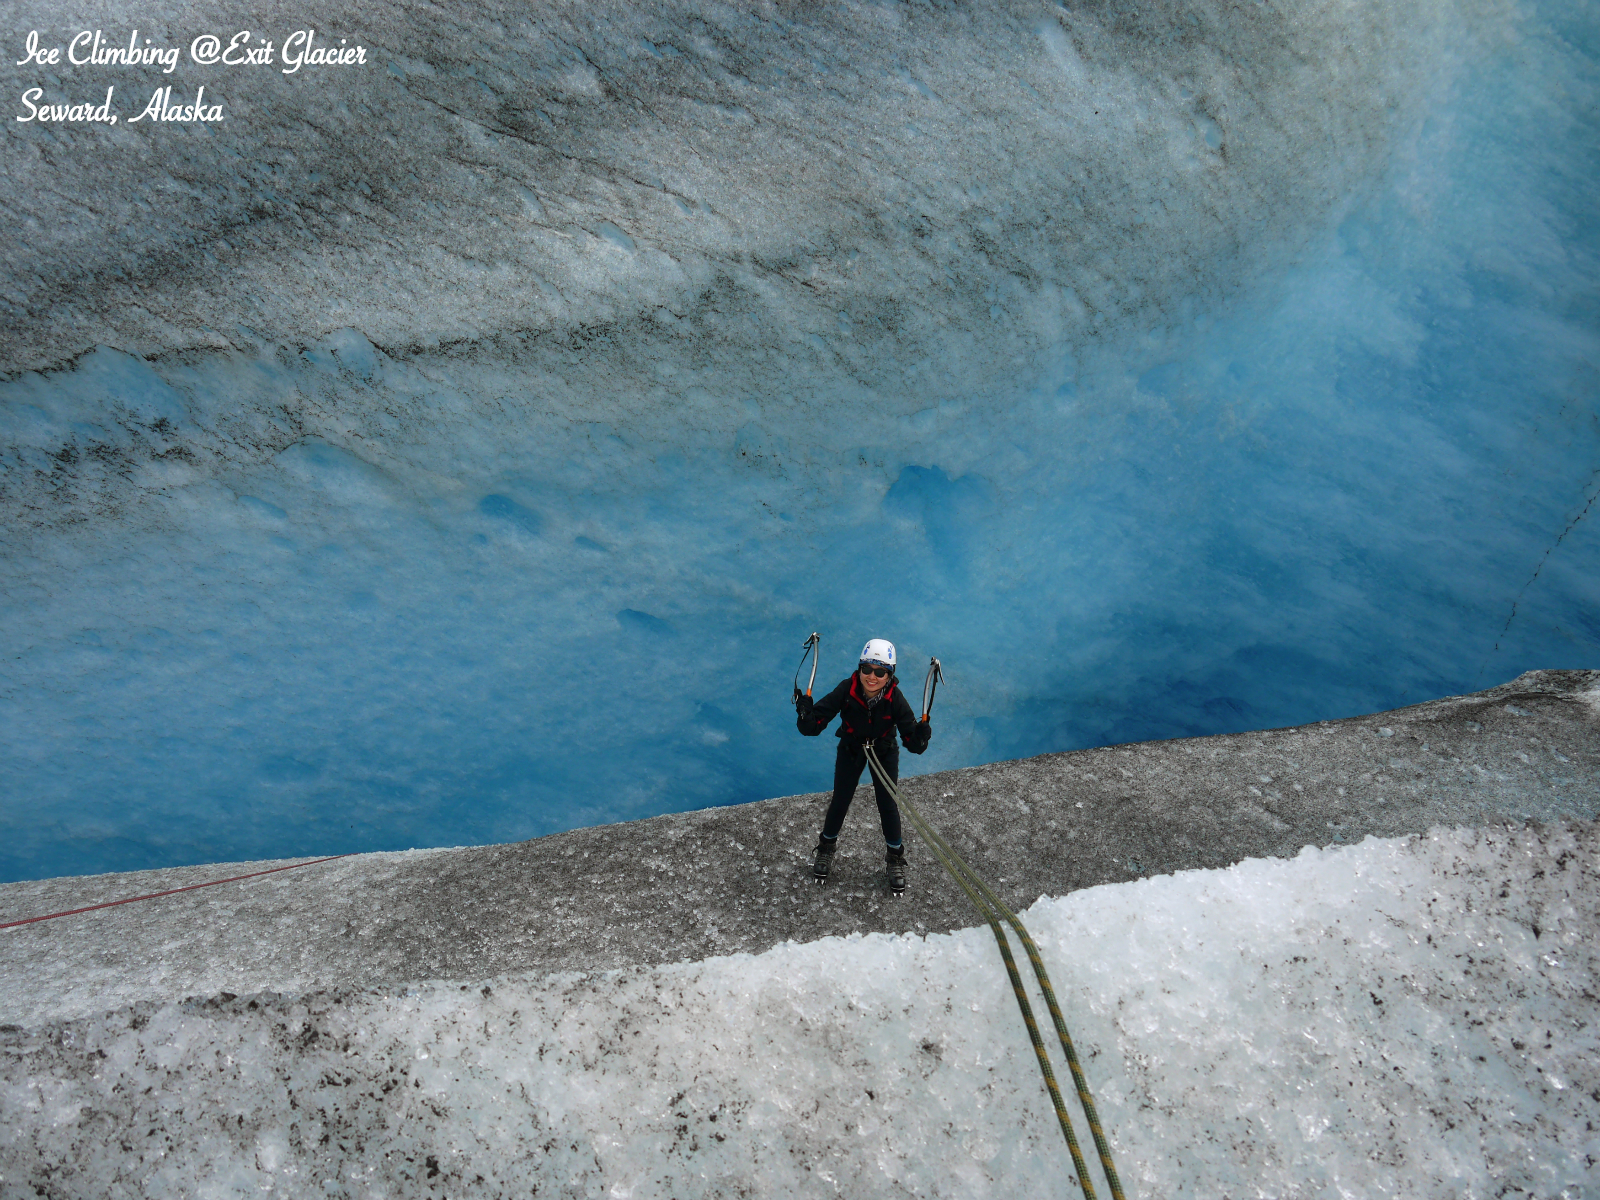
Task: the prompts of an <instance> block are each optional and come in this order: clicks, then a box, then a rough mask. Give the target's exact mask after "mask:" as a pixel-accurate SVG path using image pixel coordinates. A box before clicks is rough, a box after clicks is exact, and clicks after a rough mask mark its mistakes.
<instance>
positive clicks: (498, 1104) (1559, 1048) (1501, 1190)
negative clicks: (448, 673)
mask: <svg viewBox="0 0 1600 1200" xmlns="http://www.w3.org/2000/svg"><path fill="white" fill-rule="evenodd" d="M1596 849H1597V845H1596V833H1595V826H1594V825H1593V824H1591V823H1577V824H1575V825H1572V826H1568V827H1565V828H1556V827H1547V828H1546V829H1544V830H1543V831H1539V830H1536V829H1527V830H1522V829H1518V830H1505V829H1501V830H1493V831H1471V830H1462V831H1442V830H1441V831H1435V832H1434V833H1433V834H1431V835H1428V836H1425V837H1416V838H1409V839H1394V840H1387V841H1380V840H1378V839H1369V840H1367V841H1365V842H1363V843H1362V844H1361V845H1359V846H1353V847H1342V848H1339V849H1337V850H1330V851H1323V852H1318V851H1315V850H1309V849H1308V850H1307V851H1306V852H1305V853H1303V854H1301V855H1300V856H1299V857H1297V858H1296V859H1294V860H1292V861H1284V860H1273V861H1264V860H1252V861H1248V862H1244V863H1241V864H1239V865H1237V866H1235V867H1232V868H1229V869H1228V870H1225V871H1189V872H1183V873H1180V874H1177V875H1171V876H1162V877H1159V878H1154V879H1147V880H1141V881H1138V882H1135V883H1127V884H1116V885H1108V886H1104V887H1098V888H1092V889H1088V890H1084V891H1079V892H1076V893H1074V894H1073V895H1072V896H1069V897H1066V898H1064V899H1060V900H1050V899H1041V900H1040V901H1039V902H1038V903H1036V904H1035V905H1033V907H1032V908H1031V909H1029V910H1028V911H1027V912H1026V913H1025V914H1024V917H1025V920H1026V921H1027V923H1028V925H1029V927H1030V929H1031V930H1032V932H1033V934H1034V936H1035V937H1036V939H1037V941H1038V943H1039V945H1040V948H1041V951H1042V953H1043V954H1044V955H1045V957H1046V959H1047V960H1048V963H1049V969H1050V972H1051V976H1052V979H1053V982H1054V986H1055V988H1056V990H1057V992H1058V994H1059V995H1060V997H1061V999H1062V1004H1063V1007H1064V1008H1065V1010H1066V1012H1067V1019H1068V1021H1069V1023H1070V1025H1071V1027H1072V1032H1073V1036H1074V1038H1075V1041H1076V1045H1077V1049H1078V1053H1079V1055H1080V1058H1081V1059H1082V1061H1083V1063H1084V1069H1085V1071H1086V1073H1087V1075H1088V1077H1089V1080H1090V1083H1091V1086H1092V1087H1093V1088H1094V1091H1095V1095H1096V1101H1097V1104H1098V1107H1099V1111H1100V1114H1101V1117H1102V1119H1103V1121H1104V1123H1105V1127H1106V1130H1107V1132H1108V1134H1109V1136H1110V1139H1111V1142H1112V1145H1113V1148H1114V1152H1115V1154H1116V1158H1117V1164H1118V1170H1119V1173H1120V1174H1121V1177H1122V1180H1123V1182H1124V1184H1125V1185H1126V1187H1127V1192H1128V1195H1129V1196H1130V1197H1131V1196H1143V1197H1155V1196H1237V1195H1255V1194H1260V1195H1267V1196H1274V1197H1283V1198H1284V1200H1291V1198H1299V1197H1312V1196H1323V1195H1328V1194H1347V1195H1358V1196H1365V1197H1413V1198H1417V1200H1421V1198H1424V1197H1427V1198H1433V1197H1437V1198H1439V1200H1446V1198H1449V1200H1455V1198H1458V1197H1481V1196H1504V1195H1521V1196H1538V1197H1569V1198H1573V1197H1582V1196H1586V1195H1588V1194H1589V1193H1588V1191H1587V1189H1589V1188H1591V1187H1592V1185H1593V1179H1594V1163H1595V1161H1596V1158H1597V1157H1600V1134H1597V1133H1596V1132H1595V1128H1594V1126H1595V1120H1594V1118H1595V1115H1596V1107H1597V1103H1600V1102H1597V1101H1596V1100H1595V1099H1594V1095H1593V1093H1594V1091H1595V1089H1596V1088H1597V1087H1600V1065H1597V1064H1600V1056H1597V1053H1596V1052H1597V1049H1600V1047H1597V1046H1596V1038H1595V1024H1594V1019H1593V1018H1594V1000H1593V996H1594V988H1595V986H1596V969H1597V965H1600V964H1597V958H1596V945H1597V941H1596V937H1595V934H1596V931H1597V928H1600V909H1597V898H1600V890H1597V889H1596V886H1595V884H1596V880H1595V870H1596V864H1597V860H1596ZM31 999H32V997H31V996H30V997H27V998H26V999H24V1000H22V1003H30V1002H31ZM15 1003H17V1000H16V999H14V998H12V997H9V996H7V997H0V1004H4V1005H6V1006H7V1007H10V1006H11V1005H13V1004H15ZM0 1044H3V1045H4V1047H5V1055H4V1057H3V1058H0V1109H3V1111H4V1112H5V1113H6V1115H7V1120H6V1121H4V1122H0V1186H4V1187H6V1188H8V1189H9V1190H11V1191H15V1192H17V1193H18V1194H20V1193H21V1191H22V1189H24V1188H29V1187H30V1185H31V1186H33V1187H37V1188H38V1189H39V1190H41V1191H44V1192H46V1193H49V1192H51V1191H54V1192H57V1193H61V1194H69V1195H85V1196H87V1195H110V1194H116V1193H117V1192H118V1191H121V1192H125V1193H128V1194H136V1195H140V1196H148V1197H165V1196H208V1197H227V1196H242V1195H261V1194H263V1193H264V1192H265V1193H270V1194H279V1193H281V1194H287V1195H295V1196H306V1195H331V1196H346V1197H351V1198H352V1200H355V1198H362V1197H369V1196H370V1197H378V1196H392V1195H395V1194H397V1193H398V1194H414V1193H417V1192H419V1191H421V1190H423V1189H424V1188H427V1189H437V1191H438V1192H439V1193H441V1194H448V1195H451V1196H464V1197H475V1196H485V1197H487V1196H502V1195H507V1194H529V1193H530V1192H534V1191H535V1189H536V1194H537V1195H539V1196H546V1195H550V1196H587V1195H599V1194H612V1195H628V1196H633V1197H635V1198H637V1200H646V1198H650V1197H668V1196H677V1197H713V1196H717V1197H726V1196H806V1197H810V1196H835V1195H849V1196H857V1197H863V1198H868V1197H870V1198H874V1200H875V1198H878V1197H897V1196H948V1197H961V1198H963V1200H966V1198H970V1197H985V1196H996V1197H1001V1196H1016V1195H1041V1196H1065V1195H1072V1194H1076V1190H1075V1189H1074V1188H1073V1187H1072V1186H1071V1184H1070V1183H1069V1180H1070V1178H1071V1161H1070V1159H1069V1158H1068V1156H1067V1151H1066V1148H1065V1146H1064V1145H1063V1144H1062V1138H1061V1134H1060V1131H1059V1129H1058V1127H1057V1126H1056V1124H1055V1119H1054V1114H1053V1112H1052V1111H1051V1108H1050V1104H1049V1100H1048V1099H1047V1097H1046V1096H1045V1093H1044V1088H1043V1086H1042V1084H1041V1082H1040V1079H1039V1073H1038V1068H1037V1066H1036V1065H1035V1063H1034V1061H1033V1055H1032V1051H1031V1049H1030V1047H1029V1045H1028V1041H1027V1037H1026V1034H1025V1032H1024V1030H1023V1027H1022V1022H1021V1019H1020V1018H1019V1016H1018V1014H1017V1011H1016V1006H1015V1003H1014V1001H1013V999H1012V996H1011V995H1010V989H1009V986H1008V984H1007V981H1006V977H1005V973H1004V970H1003V969H1002V968H1001V966H1000V963H999V956H998V954H997V952H996V950H995V947H994V943H993V941H992V939H991V938H990V935H989V933H988V930H987V929H981V928H980V929H968V930H961V931H958V932H956V933H953V934H935V935H931V936H928V937H926V938H921V937H917V936H914V935H903V936H899V937H890V936H885V935H882V934H872V935H869V936H866V937H861V936H859V935H854V936H851V937H847V938H843V939H840V938H828V939H824V940H823V941H819V942H813V943H810V944H808V945H794V944H786V945H782V946H779V947H777V948H775V949H773V950H771V951H768V952H767V953H765V954H761V955H755V956H752V955H734V956H730V957H726V958H715V959H710V960H707V961H704V962H694V963H681V964H676V965H673V966H665V967H657V968H653V969H642V968H641V969H637V970H628V971H617V972H606V973H598V974H589V975H576V974H566V975H557V976H553V977H552V976H543V977H527V976H512V977H505V978H499V979H494V980H492V981H488V982H484V981H481V980H480V981H472V982H450V983H443V982H441V983H436V984H433V985H427V986H421V987H418V988H415V989H413V990H410V991H408V992H406V993H404V994H370V993H369V994H346V995H331V994H328V993H319V994H314V995H311V996H274V995H265V996H249V995H242V996H235V995H231V994H226V993H225V994H223V995H221V996H209V997H195V998H193V999H191V1000H188V1001H185V1002H181V1003H160V1004H146V1005H140V1006H136V1007H133V1008H124V1009H120V1010H118V1011H115V1012H110V1013H106V1014H104V1015H99V1014H96V1015H94V1016H89V1017H86V1018H84V1019H81V1020H75V1021H66V1022H60V1023H54V1024H49V1025H43V1026H39V1027H31V1028H29V1029H27V1030H25V1031H24V1030H21V1029H19V1028H18V1027H17V1026H15V1025H8V1026H5V1027H4V1028H3V1029H0ZM1058 1062H1059V1056H1058ZM1079 1128H1080V1135H1081V1133H1082V1126H1081V1123H1080V1126H1079ZM1100 1194H1101V1195H1104V1194H1106V1193H1105V1190H1104V1188H1103V1187H1102V1188H1101V1190H1100Z"/></svg>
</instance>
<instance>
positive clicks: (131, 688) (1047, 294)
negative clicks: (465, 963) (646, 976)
mask: <svg viewBox="0 0 1600 1200" xmlns="http://www.w3.org/2000/svg"><path fill="white" fill-rule="evenodd" d="M12 12H13V24H14V26H15V27H17V28H24V27H37V28H39V29H40V30H41V34H42V36H44V37H46V38H47V39H48V38H51V37H56V38H60V39H63V40H64V39H65V38H66V37H68V36H70V34H71V32H73V30H74V29H75V28H76V27H77V26H78V25H80V24H81V25H85V26H96V25H98V26H105V25H106V24H107V23H108V22H109V20H110V19H109V18H108V17H107V16H106V15H105V11H104V10H103V9H102V8H101V7H99V6H92V5H87V4H84V5H73V4H67V5H61V4H54V3H52V4H49V5H45V4H42V3H33V4H21V5H14V6H13V8H12ZM277 12H278V10H274V13H273V14H266V15H264V14H261V13H257V12H255V11H254V10H251V11H250V12H248V13H247V12H245V11H244V10H242V9H239V10H229V9H226V8H207V9H205V10H204V11H203V12H201V10H199V9H197V8H194V7H192V6H187V5H179V4H167V5H162V6H157V7H155V8H151V9H142V10H140V13H139V16H138V21H139V24H140V28H141V30H142V31H143V34H144V35H149V36H151V37H152V38H154V39H156V40H157V41H159V40H161V39H168V40H171V41H173V42H176V41H177V40H178V39H180V38H187V37H189V36H192V30H193V29H195V28H197V27H198V24H205V25H207V26H208V27H209V25H211V24H213V23H215V22H218V21H224V22H225V21H226V20H227V19H229V18H230V17H237V19H238V22H239V24H240V27H241V28H247V27H251V26H252V25H260V24H261V23H262V22H263V21H266V20H267V16H268V15H274V16H275V15H277ZM291 18H292V20H293V21H298V20H300V19H301V18H300V16H299V15H297V14H289V16H288V17H285V20H286V21H289V20H291ZM130 20H131V18H130ZM1595 21H1596V18H1595V13H1594V10H1593V9H1592V7H1578V8H1573V7H1571V6H1568V5H1562V4H1553V3H1552V4H1527V5H1517V6H1513V5H1507V4H1500V3H1492V2H1485V3H1476V2H1462V3H1443V2H1441V3H1418V4H1411V5H1404V6H1396V5H1391V4H1387V3H1376V2H1370V3H1353V4H1333V3H1326V4H1319V3H1297V4H1292V5H1286V6H1280V7H1273V6H1254V5H1252V6H1240V5H1232V4H1226V3H1221V2H1220V0H1218V2H1209V0H1194V2H1187V3H1170V4H1141V5H1138V6H1127V5H1120V4H1103V5H1092V6H1086V7H1082V8H1079V9H1061V8H1058V7H1055V6H1053V5H1045V4H1036V5H1035V4H1026V3H1015V4H1004V5H1000V4H980V5H970V6H963V7H961V8H959V9H948V10H937V11H936V10H923V9H920V8H905V9H902V8H899V7H891V6H884V5H867V4H859V5H841V6H838V7H835V8H831V9H826V10H820V11H819V10H816V9H806V10H805V11H803V12H801V11H794V12H790V11H788V10H785V9H782V8H772V9H761V10H759V11H757V10H752V11H750V12H740V11H735V10H732V9H728V8H725V7H720V6H710V5H707V6H696V5H681V6H659V5H653V6H648V7H638V6H626V7H625V6H604V5H583V6H576V5H574V6H569V7H558V6H554V5H547V6H540V8H539V10H538V11H537V12H532V13H530V12H525V11H523V10H511V9H504V8H501V7H500V6H498V5H496V4H492V3H488V2H480V3H475V4H453V5H451V6H450V8H449V11H448V13H445V14H441V13H440V11H439V10H438V9H437V8H436V7H435V6H431V5H428V6H424V5H409V4H401V3H393V4H388V5H385V6H383V7H382V8H381V9H375V8H370V7H365V6H348V5H339V4H332V5H327V6H324V8H323V9H321V10H319V15H318V17H317V24H318V28H319V29H320V30H322V31H323V33H324V34H325V35H326V36H329V37H332V36H345V35H346V33H348V35H349V36H352V37H355V38H359V39H363V40H364V41H365V42H366V44H368V45H370V46H372V47H374V66H373V69H372V70H370V71H367V72H365V73H344V74H339V75H324V76H322V77H318V78H314V79H313V78H312V77H310V76H304V75H302V76H297V77H293V78H290V77H284V76H281V75H278V74H277V73H276V72H264V73H244V74H235V75H231V76H229V77H228V78H227V79H226V80H221V79H216V78H213V77H210V76H202V74H200V73H199V72H197V71H195V70H193V69H191V68H189V67H187V66H186V67H183V68H180V70H179V71H178V72H177V73H175V75H174V76H173V77H172V78H171V79H166V78H163V79H161V80H160V81H159V82H162V83H167V82H171V83H172V84H173V86H174V88H175V90H176V91H177V92H178V93H180V94H182V93H183V92H184V90H185V89H190V90H192V89H193V88H194V87H195V86H198V85H199V84H201V83H205V84H207V86H208V96H211V95H213V94H215V95H217V96H219V97H221V98H222V99H223V100H224V101H225V102H226V103H227V105H228V106H229V112H230V113H231V114H233V115H232V116H230V119H229V121H228V122H226V123H225V124H223V125H221V126H215V127H212V128H210V129H209V130H207V131H190V130H187V129H183V130H180V129H176V128H174V129H170V130H163V131H162V135H161V136H160V137H152V136H148V135H140V134H136V133H135V132H134V131H133V130H130V129H129V128H127V127H126V126H119V127H117V128H116V129H113V130H105V129H99V128H97V129H93V130H81V129H71V128H58V129H44V128H41V127H38V126H34V125H27V126H24V125H17V124H16V123H15V122H12V123H11V126H10V127H8V129H7V134H6V136H7V147H8V153H7V154H6V155H5V156H4V158H3V160H0V171H3V172H4V176H3V178H4V181H5V185H6V188H7V194H8V195H9V196H12V197H14V201H13V203H14V221H15V223H16V225H17V229H18V231H19V232H18V235H17V236H15V237H12V238H9V239H7V240H6V242H5V246H4V248H3V249H0V269H3V279H0V283H3V287H0V304H4V306H5V309H4V320H5V333H6V336H5V337H4V338H3V339H0V345H3V347H4V350H3V353H4V356H5V357H4V366H5V367H6V368H7V369H9V370H10V371H11V372H12V374H11V375H10V376H9V377H8V378H7V379H6V380H5V381H4V382H3V383H0V539H3V540H0V618H3V619H0V789H3V798H4V804H3V805H0V829H3V831H4V838H3V847H0V877H4V878H13V879H15V878H23V877H39V876H45V875H51V874H65V873H79V872H87V871H98V870H108V869H113V868H128V867H135V866H154V865H161V864H171V863H183V862H199V861H206V860H224V859H247V858H258V857H263V856H273V855H290V854H298V853H303V852H304V853H311V852H316V853H326V852H333V851H338V850H342V849H402V848H406V847H410V846H414V845H440V844H458V843H462V842H490V841H505V840H512V839H516V838H522V837H528V836H533V835H536V834H540V833H545V832H549V831H552V830H556V829H562V828H570V827H574V826H578V825H584V824H589V823H594V822H600V821H612V820H619V819H623V818H627V817H633V816H639V815H643V814H648V813H653V812H660V811H665V810H670V809H686V808H693V807H698V806H702V805H706V804H720V803H727V802H731V801H736V800H745V799H753V798H756V797H760V796H769V795H775V794H783V793H792V792H796V791H801V790H805V789H808V788H813V787H821V786H825V784H826V782H827V777H828V765H829V764H828V762H827V761H826V760H827V750H826V748H825V747H820V746H818V745H817V744H816V743H803V742H801V741H800V740H799V739H798V738H796V737H795V736H794V735H793V733H792V731H791V729H790V726H789V720H788V714H787V711H786V709H785V707H784V705H783V703H782V701H783V697H784V694H785V691H786V688H787V678H788V670H789V667H790V664H791V662H792V660H793V658H794V657H796V656H797V653H798V648H799V643H800V641H801V639H802V638H803V637H804V636H805V634H806V633H808V632H810V631H811V630H812V629H814V628H820V629H821V630H822V632H823V634H824V638H825V641H824V662H825V664H826V670H825V671H824V675H823V678H828V679H832V678H837V677H839V676H840V675H842V674H843V672H844V670H845V669H847V667H848V655H849V651H850V649H851V648H852V643H859V641H860V640H861V639H862V638H863V637H865V636H867V635H868V634H879V635H885V636H889V637H891V638H893V639H895V640H896V641H897V642H898V643H899V645H900V648H901V651H902V655H903V657H904V658H905V660H906V661H907V662H908V663H912V664H915V663H917V662H919V661H921V660H924V659H925V657H926V656H927V655H928V654H930V653H938V654H940V655H941V656H942V657H943V658H944V659H945V661H946V662H947V664H948V665H949V667H950V674H951V686H950V687H949V688H948V689H947V690H946V691H945V692H944V694H943V696H942V698H941V702H940V704H941V707H940V711H939V713H938V714H937V720H936V733H935V739H934V744H933V749H932V750H931V751H930V754H929V756H928V757H927V758H926V759H924V760H916V761H911V762H908V768H914V769H918V770H927V769H936V768H942V767H951V766H958V765H963V764H970V763H975V762H983V761H992V760H994V759H997V758H1005V757H1013V756H1019V755H1024V754H1031V753H1037V752H1041V751H1045V750H1055V749H1065V748H1070V747H1075V746H1083V745H1094V744H1102V743H1108V742H1117V741H1129V740H1135V739H1141V738H1149V737H1164V736H1177V735H1182V734H1197V733H1210V732H1218V731H1223V730H1233V729H1244V728H1252V727H1263V726H1272V725H1284V724H1290V723H1296V722H1302V721H1307V720H1312V719H1317V718H1322V717H1330V716H1340V715H1348V714H1350V713H1355V712H1363V711H1372V710H1375V709H1381V708H1385V707H1390V706H1393V705H1396V704H1401V703H1406V702H1409V701H1414V700H1418V699H1423V698H1427V697H1430V696H1438V695H1444V694H1448V693H1452V692H1459V691H1464V690H1469V689H1471V688H1474V687H1479V686H1485V685H1488V684H1492V683H1495V682H1498V681H1500V680H1503V679H1508V678H1510V677H1512V676H1513V675H1515V674H1517V673H1518V672H1519V671H1520V670H1522V669H1524V668H1529V667H1548V666H1571V667H1580V666H1595V665H1600V628H1597V627H1596V625H1595V620H1594V615H1593V614H1594V613H1595V612H1596V611H1600V596H1597V594H1596V590H1595V589H1596V582H1595V581H1596V580H1597V579H1600V569H1597V562H1600V543H1597V542H1596V540H1595V534H1594V523H1593V520H1592V518H1591V517H1590V516H1589V515H1588V514H1589V506H1590V505H1591V503H1592V502H1593V500H1594V498H1595V495H1596V488H1597V487H1600V478H1597V477H1596V475H1595V462H1596V461H1597V459H1596V450H1597V447H1600V427H1597V424H1596V409H1595V397H1596V374H1595V361H1596V349H1597V347H1596V334H1595V330H1596V328H1597V324H1600V323H1597V321H1596V306H1595V302H1594V301H1595V297H1594V282H1595V278H1596V273H1595V259H1594V250H1595V220H1596V216H1595V214H1596V213H1597V212H1600V205H1597V204H1596V203H1595V200H1596V197H1595V179H1596V173H1595V170H1594V166H1595V158H1596V155H1595V148H1596V126H1595V121H1596V113H1597V112H1600V106H1597V105H1596V104H1595V103H1594V99H1595V90H1594V89H1595V78H1596V77H1595V55H1594V47H1595V45H1596V44H1597V39H1596V26H1595ZM286 28H287V26H286ZM336 31H337V32H336ZM108 32H110V31H109V30H108ZM12 61H14V60H7V63H10V62H12ZM25 75H27V71H24V70H21V69H18V68H16V67H14V66H10V65H4V66H0V76H3V77H4V79H6V80H7V81H9V82H8V83H7V86H8V87H11V88H12V90H13V92H18V93H19V92H20V90H21V87H22V86H24V84H25V80H24V78H23V77H24V76H25ZM136 78H137V77H136V76H135V77H134V78H125V77H123V76H121V75H118V76H117V77H116V78H115V79H113V78H112V77H111V76H110V75H107V74H106V73H105V72H103V71H102V72H98V73H97V72H96V71H86V72H84V73H77V74H72V73H67V74H63V75H62V76H60V77H59V78H54V79H42V80H40V81H39V86H44V87H46V88H47V90H50V91H51V92H52V95H54V94H55V93H56V91H57V90H59V91H60V92H61V93H62V94H64V93H65V92H66V91H67V90H70V89H74V88H80V87H88V86H90V85H91V84H92V85H93V86H94V87H97V88H98V87H100V86H101V85H102V84H106V83H112V82H117V83H118V85H119V95H120V94H122V93H124V92H125V91H128V90H130V89H133V88H134V87H135V83H136ZM148 82H149V84H150V86H154V85H155V83H156V82H158V81H157V80H155V79H154V78H152V79H151V80H149V81H148ZM97 345H98V346H100V348H98V349H95V348H94V347H96V346H97ZM35 372H36V373H35ZM1002 665H1003V668H1004V669H998V668H1000V667H1001V666H1002ZM912 670H913V672H914V670H915V668H914V667H913V668H912Z"/></svg>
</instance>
